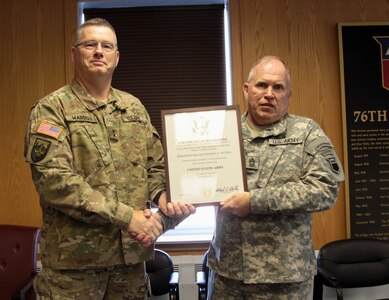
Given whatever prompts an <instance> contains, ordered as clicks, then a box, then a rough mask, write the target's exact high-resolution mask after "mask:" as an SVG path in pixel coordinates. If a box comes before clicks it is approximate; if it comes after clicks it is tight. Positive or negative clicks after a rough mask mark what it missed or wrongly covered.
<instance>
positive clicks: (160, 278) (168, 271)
mask: <svg viewBox="0 0 389 300" xmlns="http://www.w3.org/2000/svg"><path fill="white" fill-rule="evenodd" d="M173 270H174V268H173V261H172V259H171V257H170V255H169V254H167V253H166V252H165V251H163V250H160V249H155V252H154V259H151V260H148V261H146V272H147V275H148V276H149V278H150V285H151V294H152V295H153V296H160V295H165V294H167V293H169V289H170V286H169V281H170V276H171V275H172V273H173Z"/></svg>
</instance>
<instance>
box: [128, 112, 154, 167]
mask: <svg viewBox="0 0 389 300" xmlns="http://www.w3.org/2000/svg"><path fill="white" fill-rule="evenodd" d="M122 120H123V128H122V130H121V137H122V138H123V140H125V141H126V143H128V145H129V147H128V150H129V153H128V158H129V160H130V161H131V162H133V163H136V164H140V165H142V166H145V165H146V163H147V141H148V138H149V134H151V132H149V127H148V126H147V122H146V121H145V120H142V119H138V118H132V117H131V116H123V117H122Z"/></svg>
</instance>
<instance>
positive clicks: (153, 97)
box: [79, 0, 232, 242]
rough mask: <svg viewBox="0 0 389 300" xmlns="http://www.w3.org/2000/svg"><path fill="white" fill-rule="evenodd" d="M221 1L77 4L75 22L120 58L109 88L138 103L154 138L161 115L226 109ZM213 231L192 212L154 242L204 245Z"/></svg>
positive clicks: (201, 213) (206, 212)
mask: <svg viewBox="0 0 389 300" xmlns="http://www.w3.org/2000/svg"><path fill="white" fill-rule="evenodd" d="M226 1H227V0H208V1H206V0H194V1H190V0H189V1H188V0H186V1H179V0H175V1H170V0H166V1H163V4H164V6H161V4H160V3H161V1H159V2H158V1H147V4H148V6H145V1H136V0H133V1H87V2H80V3H79V11H80V14H81V15H82V16H83V18H85V19H86V20H87V19H90V18H94V17H101V18H104V19H107V20H108V21H109V22H110V23H111V24H112V25H113V27H114V28H115V30H116V34H117V37H118V46H119V51H120V54H121V55H120V61H119V65H118V67H117V69H116V70H115V73H114V77H113V81H112V85H113V86H114V87H116V88H118V89H121V90H125V91H128V92H129V93H131V94H133V95H134V96H136V97H138V98H139V99H140V100H141V101H142V103H143V104H144V106H145V107H146V109H147V111H148V113H149V114H150V117H151V120H152V123H153V125H154V126H155V127H156V129H157V130H158V132H159V133H160V134H162V127H161V110H164V109H178V108H191V107H202V106H215V105H225V104H231V103H232V101H231V91H230V89H231V88H230V72H229V66H230V64H229V61H230V57H229V39H228V18H227V16H228V14H227V5H226ZM184 4H185V5H184ZM214 224H215V210H214V207H212V206H210V207H199V208H198V209H197V212H196V214H195V215H192V216H190V217H189V218H188V219H186V220H185V221H184V222H182V223H181V224H180V225H179V226H178V227H177V228H176V229H175V230H171V231H169V232H167V233H165V234H164V235H163V236H162V237H161V238H160V240H161V241H164V242H174V241H178V242H191V241H192V242H194V241H200V240H201V241H202V242H204V241H207V240H209V239H210V238H211V237H212V233H213V228H214Z"/></svg>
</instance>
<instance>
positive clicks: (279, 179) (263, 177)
mask: <svg viewBox="0 0 389 300" xmlns="http://www.w3.org/2000/svg"><path fill="white" fill-rule="evenodd" d="M271 150H272V151H269V153H268V157H265V158H264V162H263V164H262V167H261V170H260V175H259V178H258V182H257V185H258V186H259V187H264V186H266V185H268V184H270V185H273V186H274V185H283V184H285V183H286V182H289V181H293V182H296V181H298V180H299V179H300V177H301V174H302V167H303V164H302V150H301V148H300V147H298V146H297V147H296V145H290V146H288V145H286V146H285V145H283V146H275V147H272V148H271Z"/></svg>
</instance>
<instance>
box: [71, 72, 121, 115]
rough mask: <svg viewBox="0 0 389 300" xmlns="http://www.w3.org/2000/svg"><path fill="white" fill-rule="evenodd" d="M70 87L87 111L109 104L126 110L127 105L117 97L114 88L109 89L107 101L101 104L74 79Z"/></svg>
mask: <svg viewBox="0 0 389 300" xmlns="http://www.w3.org/2000/svg"><path fill="white" fill-rule="evenodd" d="M70 87H71V89H72V90H73V92H74V93H75V94H76V96H77V98H78V99H80V101H81V102H82V103H83V104H84V105H85V107H86V108H87V109H88V110H95V109H97V108H99V107H101V106H103V105H106V104H108V103H111V102H112V103H113V104H114V106H115V107H117V108H118V109H120V110H126V109H127V107H128V104H127V103H126V102H125V101H124V100H123V99H122V98H121V97H120V96H119V95H118V93H117V92H116V91H117V90H116V89H114V88H111V90H110V92H109V96H108V101H107V102H105V101H104V102H103V101H98V100H96V99H94V98H93V97H92V96H91V95H90V94H89V93H88V92H87V91H86V90H85V89H84V87H82V85H81V84H80V83H79V82H78V81H77V80H75V79H73V81H72V83H71V84H70Z"/></svg>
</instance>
